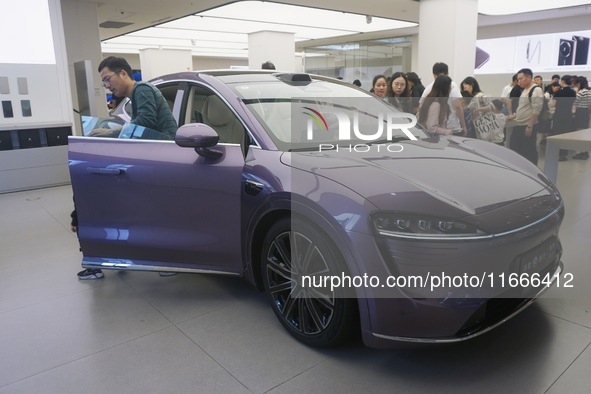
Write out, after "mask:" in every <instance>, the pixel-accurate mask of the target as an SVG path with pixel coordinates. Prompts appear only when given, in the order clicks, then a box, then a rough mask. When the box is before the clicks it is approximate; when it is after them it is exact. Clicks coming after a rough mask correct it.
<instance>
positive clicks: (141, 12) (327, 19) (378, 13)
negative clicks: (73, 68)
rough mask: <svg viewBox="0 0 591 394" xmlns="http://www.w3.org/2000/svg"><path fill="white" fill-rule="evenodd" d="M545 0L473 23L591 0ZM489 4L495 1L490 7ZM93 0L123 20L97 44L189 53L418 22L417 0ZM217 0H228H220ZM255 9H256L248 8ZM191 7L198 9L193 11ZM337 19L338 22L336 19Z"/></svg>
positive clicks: (540, 15) (386, 32)
mask: <svg viewBox="0 0 591 394" xmlns="http://www.w3.org/2000/svg"><path fill="white" fill-rule="evenodd" d="M547 1H548V0H520V1H516V0H480V3H479V9H481V10H485V11H486V12H498V11H499V10H502V9H504V10H507V8H503V7H509V6H511V5H517V6H521V9H516V10H515V12H524V10H527V9H528V8H527V7H526V8H524V5H528V4H529V7H530V9H531V7H533V6H534V5H536V6H542V7H548V5H544V4H542V3H544V2H547ZM277 3H284V4H294V5H300V6H306V7H311V8H315V9H323V10H333V11H341V12H345V11H346V12H348V14H342V13H339V14H336V15H334V16H330V15H321V16H320V19H318V20H314V19H313V18H312V13H310V12H304V13H303V14H298V13H297V9H296V10H290V11H285V10H281V9H280V6H281V5H280V4H277ZM487 3H488V4H489V5H487ZM550 3H551V4H560V6H561V7H562V8H560V9H553V10H551V11H539V12H526V13H524V14H523V13H522V14H515V15H503V16H490V15H480V16H479V25H480V26H486V25H498V24H503V23H515V22H519V21H533V20H544V19H551V18H555V17H557V15H559V16H560V17H564V16H569V15H570V16H577V15H581V14H590V13H591V7H589V5H591V2H589V3H586V5H579V6H574V7H566V8H565V7H563V6H564V5H571V4H574V3H579V4H580V3H581V1H580V0H561V1H556V0H551V2H550ZM490 4H492V5H493V6H492V7H490ZM97 5H98V6H97V10H98V16H99V24H102V23H104V22H109V23H112V22H115V23H121V24H128V25H126V26H124V27H120V28H103V27H101V28H100V38H101V40H102V41H103V52H110V53H127V52H130V51H131V52H136V53H137V51H138V50H139V49H141V48H150V47H162V48H177V49H178V48H184V49H191V50H192V51H193V54H194V55H195V56H199V55H204V56H208V55H209V56H224V57H226V56H230V57H232V56H235V57H246V56H247V45H248V35H247V33H248V32H252V31H260V30H278V31H293V32H295V39H296V47H302V46H307V45H310V43H314V44H316V43H321V44H326V43H330V42H338V41H339V40H340V41H341V42H342V41H343V38H342V37H343V36H345V37H347V36H351V35H354V37H355V41H360V40H365V39H375V38H378V37H393V36H401V35H408V34H413V33H415V32H416V31H418V29H417V28H416V27H413V26H416V23H418V20H419V2H418V0H388V1H385V0H364V1H354V2H350V1H346V0H345V1H343V0H316V1H313V0H289V1H274V2H266V3H260V2H259V3H254V2H248V3H246V2H240V1H220V0H166V1H162V0H102V1H101V2H100V3H97ZM222 5H227V6H226V7H221V8H218V7H220V6H222ZM550 6H551V5H550ZM485 7H488V8H485ZM297 8H300V7H297ZM253 9H254V11H255V12H251V11H252V10H253ZM510 12H513V11H510ZM197 13H201V15H203V16H194V14H197ZM354 14H358V15H354ZM366 15H371V16H372V17H373V18H372V22H371V24H367V23H366V20H365V16H366ZM184 17H186V18H184ZM346 18H348V19H346ZM254 19H258V20H259V22H258V24H256V23H255V22H253V20H254ZM345 19H346V21H345ZM343 21H345V23H344V24H343V23H336V22H343ZM395 21H403V22H402V23H398V22H395ZM406 22H411V23H406ZM151 26H157V27H151ZM149 27H151V28H149ZM146 28H149V29H146ZM339 37H340V38H339ZM314 44H312V45H314Z"/></svg>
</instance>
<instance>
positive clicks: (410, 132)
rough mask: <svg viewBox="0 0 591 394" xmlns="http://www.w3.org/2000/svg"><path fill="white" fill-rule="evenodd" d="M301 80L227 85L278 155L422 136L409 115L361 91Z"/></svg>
mask: <svg viewBox="0 0 591 394" xmlns="http://www.w3.org/2000/svg"><path fill="white" fill-rule="evenodd" d="M300 75H303V76H304V77H306V78H308V79H307V80H305V78H303V79H304V80H298V81H295V82H294V81H291V80H283V79H282V78H281V77H279V76H272V75H269V76H267V78H265V79H263V78H260V79H258V80H254V81H249V82H235V81H232V82H229V81H227V83H228V82H229V83H228V85H229V86H231V87H232V88H233V90H234V91H235V92H236V93H237V94H238V96H239V97H240V98H241V99H242V101H243V102H244V103H245V104H246V106H247V107H248V108H249V109H250V110H251V112H252V113H253V114H254V116H255V117H256V118H258V120H259V121H260V123H261V124H262V125H263V127H264V128H265V129H266V131H267V133H268V134H269V135H270V137H271V138H272V139H273V141H274V142H275V144H276V145H277V147H278V148H279V149H281V150H285V151H288V150H307V149H318V146H319V144H323V145H325V146H330V145H335V146H336V145H338V146H347V145H356V144H376V143H384V142H388V141H394V142H396V141H400V140H404V139H421V138H425V137H427V135H426V134H425V132H424V131H423V130H422V129H421V128H420V127H419V126H414V124H415V123H414V122H415V121H416V120H415V118H414V116H412V115H410V114H404V113H402V112H399V111H398V110H397V109H395V108H394V107H392V106H390V105H389V104H387V103H386V102H384V101H383V100H380V99H378V98H376V97H375V96H373V95H371V94H369V93H367V92H365V91H363V90H360V89H357V88H354V87H353V86H351V85H348V84H346V83H342V82H338V81H333V80H329V79H321V78H318V79H317V78H311V79H310V78H309V77H308V76H307V75H306V74H300ZM400 126H402V127H400ZM411 136H413V137H414V138H411Z"/></svg>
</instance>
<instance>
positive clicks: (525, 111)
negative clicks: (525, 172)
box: [507, 68, 544, 165]
mask: <svg viewBox="0 0 591 394" xmlns="http://www.w3.org/2000/svg"><path fill="white" fill-rule="evenodd" d="M517 84H518V85H519V86H520V87H521V88H522V89H523V91H522V92H521V96H520V97H519V105H518V106H517V110H516V111H515V115H512V116H510V117H509V116H508V117H507V120H511V119H515V122H516V123H517V126H515V127H513V132H512V133H511V139H510V141H509V148H511V149H512V150H514V151H515V152H517V153H519V154H520V155H521V156H523V157H525V158H526V159H528V160H529V161H531V162H532V163H533V164H535V165H537V164H538V149H537V144H536V138H537V134H536V131H535V130H534V125H535V124H536V123H537V122H538V117H539V115H540V112H541V111H542V106H543V102H544V90H543V89H541V88H540V87H539V86H538V85H536V84H535V83H534V81H533V72H532V70H531V69H529V68H522V69H521V70H519V71H518V72H517ZM530 93H531V94H530Z"/></svg>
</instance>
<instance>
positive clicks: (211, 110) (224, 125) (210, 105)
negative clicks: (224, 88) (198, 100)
mask: <svg viewBox="0 0 591 394" xmlns="http://www.w3.org/2000/svg"><path fill="white" fill-rule="evenodd" d="M202 115H203V123H205V124H206V125H208V126H210V127H211V128H213V129H214V130H215V131H216V132H217V133H218V135H219V136H220V142H225V143H233V144H243V141H244V127H242V123H240V121H238V119H236V116H235V115H234V113H233V112H232V111H231V110H230V108H228V106H227V105H226V104H225V103H224V102H223V101H222V100H221V99H220V98H219V97H218V96H216V95H211V96H208V97H207V98H206V99H205V102H204V103H203V109H202Z"/></svg>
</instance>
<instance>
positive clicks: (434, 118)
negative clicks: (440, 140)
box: [418, 75, 453, 135]
mask: <svg viewBox="0 0 591 394" xmlns="http://www.w3.org/2000/svg"><path fill="white" fill-rule="evenodd" d="M450 90H451V78H450V77H448V76H447V75H440V76H438V77H437V78H436V79H435V82H433V88H432V89H431V92H430V93H429V94H428V95H427V97H425V100H423V103H422V105H421V107H420V108H419V119H418V120H419V123H421V124H422V125H423V126H425V128H426V129H427V130H428V131H430V132H432V133H436V134H442V135H451V134H452V133H453V130H452V129H448V128H447V127H445V126H446V125H447V118H448V117H449V112H450V108H449V104H448V100H449V92H450Z"/></svg>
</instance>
